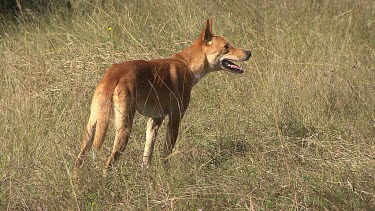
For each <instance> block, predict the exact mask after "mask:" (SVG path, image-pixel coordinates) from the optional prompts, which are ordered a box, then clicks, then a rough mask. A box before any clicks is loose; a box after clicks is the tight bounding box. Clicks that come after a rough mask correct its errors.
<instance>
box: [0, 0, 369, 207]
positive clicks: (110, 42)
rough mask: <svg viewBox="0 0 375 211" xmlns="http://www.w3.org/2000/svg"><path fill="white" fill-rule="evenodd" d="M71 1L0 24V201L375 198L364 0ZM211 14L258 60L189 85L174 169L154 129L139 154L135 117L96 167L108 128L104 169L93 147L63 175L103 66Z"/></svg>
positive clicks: (340, 203)
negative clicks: (147, 156)
mask: <svg viewBox="0 0 375 211" xmlns="http://www.w3.org/2000/svg"><path fill="white" fill-rule="evenodd" d="M91 2H94V1H91ZM73 6H74V8H75V9H74V11H73V12H72V13H65V12H58V13H56V14H55V13H51V14H50V15H49V16H48V18H47V19H46V18H42V17H39V18H38V19H37V20H34V21H31V20H28V21H26V19H23V20H24V21H22V20H19V21H18V22H7V23H6V24H4V27H2V28H3V29H4V30H3V31H1V33H0V55H1V56H0V62H1V66H0V75H1V77H0V78H1V80H0V121H1V122H2V124H0V134H2V135H1V136H0V143H1V145H0V169H1V171H0V172H1V186H0V208H1V209H4V210H7V209H8V210H20V209H30V210H37V209H48V210H61V209H64V210H66V209H68V210H78V209H81V210H107V209H120V210H145V209H149V210H155V209H156V210H186V209H187V210H199V209H203V210H235V209H239V210H251V209H252V208H254V209H255V210H290V209H296V210H297V209H298V210H304V209H306V210H324V209H328V210H373V209H375V188H374V187H375V186H374V180H375V178H374V172H375V145H374V143H375V142H374V141H375V139H374V137H375V95H374V93H375V86H374V84H375V72H374V70H375V63H374V58H375V50H374V49H375V48H374V47H375V39H374V37H375V28H374V27H375V25H374V24H375V23H374V20H375V4H374V2H373V1H370V0H369V1H361V2H357V1H329V2H325V1H313V0H311V1H298V2H297V1H291V0H290V1H251V2H247V1H238V2H236V1H172V2H171V1H164V0H161V1H134V2H123V1H110V2H107V3H105V4H104V5H102V4H95V3H92V4H91V3H89V2H88V1H87V2H86V1H81V2H80V3H77V4H76V5H73ZM45 16H46V15H45ZM36 17H38V16H36ZM208 17H214V26H213V28H214V32H215V33H217V34H218V35H223V36H225V37H226V38H228V40H230V41H231V43H232V44H233V45H234V46H238V47H242V48H245V49H250V50H251V51H252V54H253V57H252V58H251V59H250V60H249V61H248V62H244V63H242V64H241V66H243V67H244V68H245V73H244V74H243V75H231V74H228V73H213V74H211V75H208V76H207V77H205V78H204V79H202V81H201V82H200V83H199V84H198V85H197V86H196V87H195V88H194V90H193V94H192V101H191V103H190V107H189V109H188V111H187V114H186V116H185V117H184V119H183V123H182V125H181V129H180V131H181V132H180V136H179V140H178V142H177V146H176V151H175V153H174V154H173V158H172V164H171V165H172V167H171V169H170V170H169V171H166V170H165V169H164V166H163V164H162V163H163V162H162V159H161V158H160V157H161V151H162V144H163V139H164V137H165V135H164V132H165V131H164V126H163V127H162V128H161V130H160V133H159V137H158V140H157V146H156V148H155V156H154V159H153V164H152V165H153V166H152V167H151V168H150V169H148V170H146V169H143V168H142V167H141V166H140V163H141V160H142V151H143V146H144V145H143V144H144V139H145V129H146V121H147V119H146V118H145V117H141V116H140V115H138V116H137V117H136V120H135V123H134V128H133V132H132V138H131V140H130V143H129V145H128V147H127V149H126V151H125V154H124V155H123V156H122V157H121V158H120V160H119V161H118V162H117V163H116V166H115V168H114V170H113V171H112V172H111V173H110V174H109V176H108V177H107V178H103V176H102V169H101V167H102V166H104V161H105V159H106V158H107V156H108V155H109V153H110V150H111V147H112V141H113V138H114V131H113V130H111V131H110V132H109V134H108V135H107V139H106V142H105V144H104V147H103V150H102V151H101V152H100V155H99V159H98V165H99V167H100V168H99V169H95V165H94V163H93V162H92V161H91V159H89V157H88V159H86V162H85V165H84V166H83V168H82V169H81V171H80V180H79V181H74V180H72V170H73V160H74V158H75V156H76V155H77V154H78V151H79V146H80V141H81V140H80V139H81V136H82V134H83V128H84V125H85V124H86V121H87V118H88V115H89V106H90V102H91V97H92V94H93V90H94V89H95V86H96V84H97V83H98V81H99V80H100V78H101V77H102V75H103V74H104V72H105V71H106V69H107V68H108V67H109V66H110V65H111V64H112V63H115V62H121V61H125V60H132V59H151V58H163V57H168V56H169V55H171V54H173V53H175V52H177V51H179V50H182V49H183V48H184V47H186V46H188V45H189V44H190V43H191V42H192V41H193V40H194V39H195V38H196V37H197V36H198V35H199V33H200V30H201V28H202V27H203V24H204V21H205V19H206V18H208ZM89 154H90V153H89Z"/></svg>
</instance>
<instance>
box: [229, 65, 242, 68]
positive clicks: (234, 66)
mask: <svg viewBox="0 0 375 211" xmlns="http://www.w3.org/2000/svg"><path fill="white" fill-rule="evenodd" d="M230 67H231V68H235V69H240V67H238V66H237V65H234V64H231V65H230Z"/></svg>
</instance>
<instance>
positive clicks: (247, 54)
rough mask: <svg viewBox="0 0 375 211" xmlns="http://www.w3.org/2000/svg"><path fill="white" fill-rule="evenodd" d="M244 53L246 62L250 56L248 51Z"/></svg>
mask: <svg viewBox="0 0 375 211" xmlns="http://www.w3.org/2000/svg"><path fill="white" fill-rule="evenodd" d="M245 52H246V60H248V59H249V58H250V56H251V52H250V51H245Z"/></svg>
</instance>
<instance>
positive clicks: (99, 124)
mask: <svg viewBox="0 0 375 211" xmlns="http://www.w3.org/2000/svg"><path fill="white" fill-rule="evenodd" d="M116 85H117V83H114V84H110V85H108V86H106V84H102V85H99V86H98V87H97V89H96V90H95V93H94V97H93V99H92V103H91V111H90V118H89V121H88V123H87V126H86V129H85V131H84V135H83V140H82V146H81V151H80V153H79V155H78V157H77V159H76V161H75V165H76V166H77V167H78V166H81V165H82V162H83V156H84V155H85V153H86V152H87V151H88V150H90V148H91V146H92V145H94V155H95V154H96V152H97V151H99V149H100V147H101V146H102V144H103V141H104V138H105V135H106V133H107V128H108V123H109V117H110V114H111V110H112V95H113V91H114V89H115V87H116ZM94 158H95V157H94Z"/></svg>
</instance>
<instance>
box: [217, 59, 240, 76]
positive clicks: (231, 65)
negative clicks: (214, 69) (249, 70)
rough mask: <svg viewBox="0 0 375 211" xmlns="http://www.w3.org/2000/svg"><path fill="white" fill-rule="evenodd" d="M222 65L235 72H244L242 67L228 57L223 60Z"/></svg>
mask: <svg viewBox="0 0 375 211" xmlns="http://www.w3.org/2000/svg"><path fill="white" fill-rule="evenodd" d="M221 65H222V66H223V67H224V69H226V70H229V71H231V72H233V73H243V69H242V67H240V66H238V65H236V64H235V63H233V62H231V61H229V60H228V59H224V60H223V61H221Z"/></svg>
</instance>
